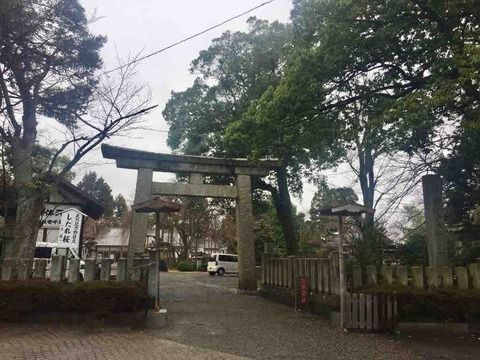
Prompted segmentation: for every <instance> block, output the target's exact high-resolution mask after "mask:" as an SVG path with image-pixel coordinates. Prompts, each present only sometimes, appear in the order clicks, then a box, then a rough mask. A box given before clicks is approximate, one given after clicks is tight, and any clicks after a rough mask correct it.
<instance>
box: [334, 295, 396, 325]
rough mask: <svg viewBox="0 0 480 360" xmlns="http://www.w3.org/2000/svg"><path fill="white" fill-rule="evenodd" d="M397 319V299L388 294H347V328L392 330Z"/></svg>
mask: <svg viewBox="0 0 480 360" xmlns="http://www.w3.org/2000/svg"><path fill="white" fill-rule="evenodd" d="M396 319H397V299H396V297H395V295H391V294H389V295H387V294H362V293H359V294H358V293H353V294H351V293H346V294H345V320H344V321H345V324H344V326H345V328H347V329H360V330H391V329H393V328H394V327H395V322H396Z"/></svg>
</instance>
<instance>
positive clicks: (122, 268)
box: [116, 258, 127, 281]
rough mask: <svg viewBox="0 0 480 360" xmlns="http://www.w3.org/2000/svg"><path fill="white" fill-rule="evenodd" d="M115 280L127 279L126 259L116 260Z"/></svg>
mask: <svg viewBox="0 0 480 360" xmlns="http://www.w3.org/2000/svg"><path fill="white" fill-rule="evenodd" d="M116 280H117V281H127V259H125V258H120V259H118V262H117V279H116Z"/></svg>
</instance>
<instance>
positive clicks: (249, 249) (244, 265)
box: [236, 175, 257, 290]
mask: <svg viewBox="0 0 480 360" xmlns="http://www.w3.org/2000/svg"><path fill="white" fill-rule="evenodd" d="M236 180H237V181H236V186H237V206H236V212H237V214H236V215H237V241H238V243H237V252H238V287H239V289H243V290H257V279H256V274H255V239H254V237H253V215H252V214H253V211H252V193H251V180H250V176H249V175H238V176H237V179H236Z"/></svg>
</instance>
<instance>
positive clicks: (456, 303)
mask: <svg viewBox="0 0 480 360" xmlns="http://www.w3.org/2000/svg"><path fill="white" fill-rule="evenodd" d="M366 292H367V293H374V294H382V293H387V294H391V293H395V294H396V297H397V301H398V311H399V320H400V321H453V322H478V321H480V301H479V299H480V292H479V291H478V290H457V289H441V290H440V289H439V290H436V291H430V290H420V289H411V288H401V287H382V288H374V289H370V290H368V291H366Z"/></svg>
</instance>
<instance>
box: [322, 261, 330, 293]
mask: <svg viewBox="0 0 480 360" xmlns="http://www.w3.org/2000/svg"><path fill="white" fill-rule="evenodd" d="M329 263H330V260H328V259H325V260H324V261H323V271H322V275H323V286H324V287H323V289H324V293H325V294H331V293H332V288H331V286H330V264H329Z"/></svg>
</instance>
